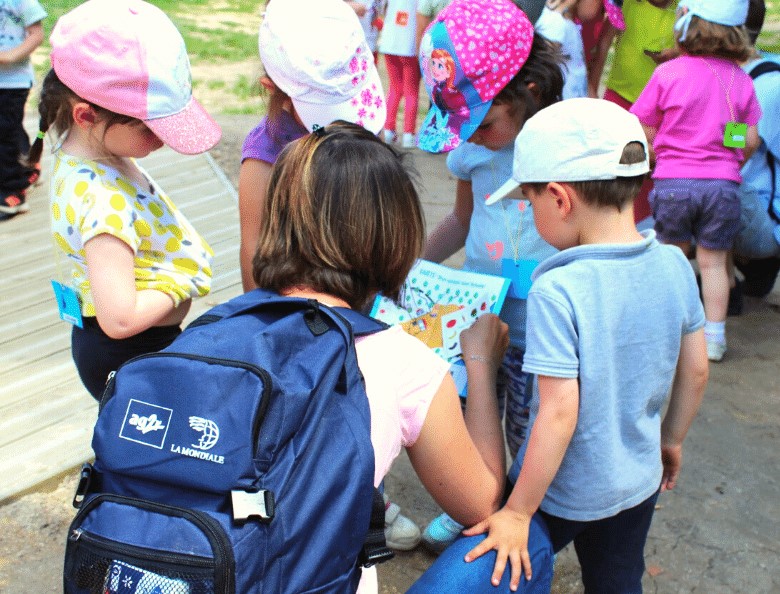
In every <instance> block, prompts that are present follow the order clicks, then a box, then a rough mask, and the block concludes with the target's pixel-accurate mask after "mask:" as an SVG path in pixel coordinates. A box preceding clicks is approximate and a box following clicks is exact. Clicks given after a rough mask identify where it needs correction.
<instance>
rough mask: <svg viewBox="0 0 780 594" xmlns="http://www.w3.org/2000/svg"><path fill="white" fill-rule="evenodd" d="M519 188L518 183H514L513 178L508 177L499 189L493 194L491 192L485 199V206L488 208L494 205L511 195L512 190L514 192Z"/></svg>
mask: <svg viewBox="0 0 780 594" xmlns="http://www.w3.org/2000/svg"><path fill="white" fill-rule="evenodd" d="M519 187H520V183H519V182H516V181H515V179H514V178H512V177H510V178H509V179H508V180H506V181H505V182H504V183H503V184H502V185H501V187H500V188H498V189H497V190H496V191H495V192H493V193H492V194H491V195H490V196H488V197H487V200H485V205H486V206H490V205H491V204H495V203H496V202H498V201H499V200H503V199H504V198H506V197H507V195H508V194H509V193H511V192H512V191H513V190H516V189H517V188H519Z"/></svg>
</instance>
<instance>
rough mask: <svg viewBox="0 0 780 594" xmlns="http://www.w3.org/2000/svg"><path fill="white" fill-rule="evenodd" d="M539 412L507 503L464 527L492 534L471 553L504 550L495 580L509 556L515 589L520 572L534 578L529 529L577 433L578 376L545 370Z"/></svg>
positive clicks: (473, 556)
mask: <svg viewBox="0 0 780 594" xmlns="http://www.w3.org/2000/svg"><path fill="white" fill-rule="evenodd" d="M538 382H539V414H538V416H537V417H536V421H535V422H534V426H533V429H532V430H531V436H530V438H529V441H528V449H527V450H526V453H525V458H524V459H523V467H522V469H521V470H520V476H519V477H518V479H517V484H516V485H515V488H514V489H513V490H512V494H511V495H510V496H509V500H508V501H507V502H506V505H505V506H504V507H503V508H501V509H500V510H498V511H497V512H496V513H494V514H493V515H492V516H490V517H489V518H487V519H486V520H483V521H482V522H480V523H479V524H477V525H476V526H474V527H472V528H469V529H468V530H464V532H463V533H464V534H465V535H467V536H473V535H475V534H481V533H484V532H488V536H487V538H486V539H485V540H483V541H482V542H481V543H480V544H479V545H477V546H476V547H474V549H472V550H471V551H469V553H468V554H467V555H466V561H467V562H468V561H472V560H474V559H476V558H477V557H480V556H481V555H483V554H485V553H486V552H488V551H489V550H491V549H495V550H496V551H497V553H498V556H497V558H496V563H495V566H494V568H493V577H492V579H491V581H492V583H493V584H494V585H498V583H499V582H500V581H501V576H502V575H503V574H504V569H505V568H506V563H507V559H508V560H509V562H510V564H511V572H512V576H511V580H510V589H512V590H513V591H514V590H516V589H517V587H518V585H519V583H520V574H521V572H523V571H524V572H525V577H526V579H528V580H530V579H531V575H532V574H531V560H530V557H529V556H528V529H529V524H530V523H531V516H533V515H534V513H536V510H537V509H539V505H541V503H542V499H543V498H544V494H545V492H546V491H547V488H548V487H549V486H550V483H551V482H552V480H553V479H554V478H555V475H556V473H557V472H558V468H559V467H560V465H561V461H562V460H563V456H564V454H565V453H566V449H567V448H568V447H569V442H570V441H571V437H572V435H573V434H574V429H575V427H576V426H577V418H578V416H579V401H580V389H579V383H578V380H577V378H557V377H550V376H544V375H540V376H539V377H538Z"/></svg>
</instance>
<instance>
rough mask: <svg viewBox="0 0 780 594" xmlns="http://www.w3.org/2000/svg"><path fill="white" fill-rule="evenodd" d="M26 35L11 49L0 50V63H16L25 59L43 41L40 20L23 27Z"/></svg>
mask: <svg viewBox="0 0 780 594" xmlns="http://www.w3.org/2000/svg"><path fill="white" fill-rule="evenodd" d="M25 31H26V32H27V36H26V37H25V38H24V41H22V43H20V44H19V45H17V46H16V47H12V48H11V49H8V50H4V51H0V64H16V63H17V62H21V61H22V60H26V59H27V58H28V57H29V56H30V54H31V53H33V52H34V51H35V48H37V47H38V46H39V45H41V43H43V25H42V24H41V22H40V21H38V22H37V23H33V24H32V25H30V26H29V27H27V28H26V29H25Z"/></svg>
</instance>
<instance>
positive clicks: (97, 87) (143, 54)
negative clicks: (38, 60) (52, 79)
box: [51, 0, 222, 155]
mask: <svg viewBox="0 0 780 594" xmlns="http://www.w3.org/2000/svg"><path fill="white" fill-rule="evenodd" d="M51 47H52V50H51V63H52V68H54V72H56V74H57V77H58V78H59V79H60V80H61V81H62V82H63V84H65V86H67V87H68V88H69V89H70V90H71V91H73V92H74V93H76V95H78V96H79V97H81V98H82V99H84V100H85V101H89V102H90V103H94V104H95V105H98V106H100V107H102V108H104V109H108V110H109V111H113V112H115V113H119V114H122V115H126V116H130V117H133V118H138V119H139V120H142V121H143V122H144V123H145V124H146V125H147V126H148V127H149V128H150V129H151V130H152V132H154V133H155V134H156V135H157V136H158V137H159V138H160V140H162V141H163V142H164V143H165V144H167V145H168V146H170V147H171V148H172V149H173V150H175V151H177V152H179V153H183V154H187V155H193V154H196V153H202V152H204V151H207V150H209V149H210V148H212V147H213V146H214V145H215V144H217V142H219V139H220V136H221V135H222V131H221V130H220V127H219V125H218V124H217V123H216V122H215V121H214V120H213V119H212V118H211V116H210V115H209V114H208V113H206V110H205V109H203V107H202V106H201V105H200V103H198V102H197V101H196V100H195V99H194V98H193V96H192V75H191V74H190V61H189V57H188V56H187V49H186V47H185V46H184V40H183V39H182V37H181V34H180V33H179V31H178V30H177V29H176V27H175V26H174V24H173V23H172V22H171V21H170V19H169V18H168V17H167V16H166V15H165V13H164V12H162V11H161V10H160V9H159V8H157V7H156V6H153V5H151V4H149V3H147V2H143V1H142V0H88V1H87V2H85V3H84V4H81V5H79V6H77V7H76V8H74V9H73V10H71V11H70V12H68V13H66V14H64V15H63V16H62V17H60V19H59V20H58V21H57V24H56V25H55V27H54V30H53V31H52V34H51Z"/></svg>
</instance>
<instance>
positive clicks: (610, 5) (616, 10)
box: [604, 0, 626, 31]
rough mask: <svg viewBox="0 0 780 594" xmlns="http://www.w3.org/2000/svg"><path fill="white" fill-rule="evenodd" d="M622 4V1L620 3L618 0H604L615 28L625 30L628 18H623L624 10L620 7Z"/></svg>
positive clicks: (608, 16) (605, 7)
mask: <svg viewBox="0 0 780 594" xmlns="http://www.w3.org/2000/svg"><path fill="white" fill-rule="evenodd" d="M622 4H623V3H622V2H620V3H618V2H617V1H616V0H604V11H605V12H606V13H607V18H608V19H609V22H610V23H612V26H613V27H615V29H618V30H620V31H625V30H626V20H625V19H624V18H623V10H622V9H621V8H620V5H622Z"/></svg>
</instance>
